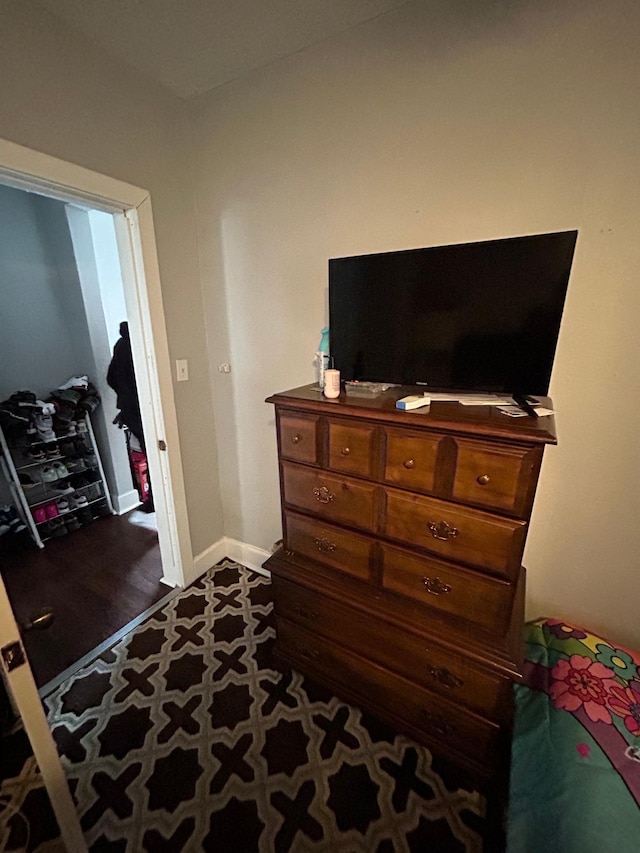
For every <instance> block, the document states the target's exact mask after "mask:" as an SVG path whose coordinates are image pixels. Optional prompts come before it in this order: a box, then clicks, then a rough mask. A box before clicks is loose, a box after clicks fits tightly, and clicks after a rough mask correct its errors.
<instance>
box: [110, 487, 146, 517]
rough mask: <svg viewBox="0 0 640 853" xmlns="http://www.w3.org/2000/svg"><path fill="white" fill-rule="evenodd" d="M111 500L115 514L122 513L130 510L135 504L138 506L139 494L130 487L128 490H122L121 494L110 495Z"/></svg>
mask: <svg viewBox="0 0 640 853" xmlns="http://www.w3.org/2000/svg"><path fill="white" fill-rule="evenodd" d="M111 502H112V503H113V508H114V509H115V511H116V515H124V514H125V513H127V512H131V510H132V509H135V508H136V507H137V506H140V496H139V495H138V492H137V491H136V490H135V489H132V490H131V491H130V492H124V494H122V495H112V496H111Z"/></svg>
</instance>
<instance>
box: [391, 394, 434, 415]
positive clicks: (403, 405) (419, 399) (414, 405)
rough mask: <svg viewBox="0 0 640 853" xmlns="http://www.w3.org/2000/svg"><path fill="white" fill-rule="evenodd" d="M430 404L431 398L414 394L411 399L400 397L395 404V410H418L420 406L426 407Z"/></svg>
mask: <svg viewBox="0 0 640 853" xmlns="http://www.w3.org/2000/svg"><path fill="white" fill-rule="evenodd" d="M430 403H431V397H428V396H427V395H426V394H415V395H413V396H411V397H402V398H401V399H400V400H398V401H397V402H396V409H404V410H405V411H407V410H409V409H419V408H420V407H421V406H428V405H429V404H430Z"/></svg>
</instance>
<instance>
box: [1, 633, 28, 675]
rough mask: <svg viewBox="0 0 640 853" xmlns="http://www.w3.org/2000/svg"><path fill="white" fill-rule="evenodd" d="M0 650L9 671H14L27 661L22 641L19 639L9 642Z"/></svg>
mask: <svg viewBox="0 0 640 853" xmlns="http://www.w3.org/2000/svg"><path fill="white" fill-rule="evenodd" d="M0 651H1V653H2V660H3V661H4V665H5V668H6V670H7V672H13V670H14V669H17V668H18V667H19V666H22V664H23V663H26V662H27V661H26V658H25V656H24V649H23V648H22V643H21V642H20V641H19V640H16V641H15V642H14V643H8V644H7V645H6V646H3V647H2V649H1V650H0Z"/></svg>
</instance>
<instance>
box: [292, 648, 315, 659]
mask: <svg viewBox="0 0 640 853" xmlns="http://www.w3.org/2000/svg"><path fill="white" fill-rule="evenodd" d="M297 649H298V654H299V655H300V657H302V658H306V659H307V660H318V658H319V657H320V652H317V651H316V650H315V649H308V648H307V647H306V646H298V647H297Z"/></svg>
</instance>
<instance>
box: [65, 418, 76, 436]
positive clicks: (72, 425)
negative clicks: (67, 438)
mask: <svg viewBox="0 0 640 853" xmlns="http://www.w3.org/2000/svg"><path fill="white" fill-rule="evenodd" d="M77 434H78V424H77V423H76V421H71V423H70V424H69V426H68V427H67V435H77Z"/></svg>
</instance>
